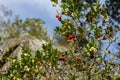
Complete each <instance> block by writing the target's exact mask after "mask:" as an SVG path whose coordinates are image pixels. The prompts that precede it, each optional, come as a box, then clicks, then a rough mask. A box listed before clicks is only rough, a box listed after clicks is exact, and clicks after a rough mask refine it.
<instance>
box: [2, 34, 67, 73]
mask: <svg viewBox="0 0 120 80" xmlns="http://www.w3.org/2000/svg"><path fill="white" fill-rule="evenodd" d="M47 43H48V42H46V41H45V40H39V39H37V38H35V37H33V36H31V35H29V34H28V33H25V34H23V35H21V36H20V37H18V38H14V39H11V40H8V41H6V42H5V43H3V46H2V47H3V50H2V51H1V52H0V74H6V73H7V72H8V70H9V68H10V66H11V61H7V62H3V61H4V60H3V59H4V57H5V56H6V55H7V56H8V57H15V56H16V57H17V59H18V60H20V59H21V54H22V46H24V47H26V48H29V49H31V51H32V52H31V55H32V56H34V55H35V54H34V53H35V52H36V51H37V50H42V47H41V46H42V45H43V44H47ZM53 47H54V48H57V49H59V50H60V51H66V50H67V49H66V48H64V47H60V46H53Z"/></svg>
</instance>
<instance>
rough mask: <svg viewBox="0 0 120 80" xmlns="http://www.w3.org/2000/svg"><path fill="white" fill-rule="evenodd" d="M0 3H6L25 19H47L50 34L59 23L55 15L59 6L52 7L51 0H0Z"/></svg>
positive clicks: (46, 23)
mask: <svg viewBox="0 0 120 80" xmlns="http://www.w3.org/2000/svg"><path fill="white" fill-rule="evenodd" d="M0 4H4V5H5V6H6V7H7V8H8V9H11V10H12V11H13V13H14V14H18V15H19V16H20V18H22V19H23V20H24V19H25V18H27V17H29V18H34V17H35V18H40V19H42V20H43V21H45V25H44V26H45V27H47V28H48V31H49V32H48V35H50V34H52V33H53V31H54V28H55V26H58V25H59V22H58V21H57V19H56V17H55V15H56V13H57V11H56V10H58V9H59V8H58V7H52V4H51V1H50V0H0Z"/></svg>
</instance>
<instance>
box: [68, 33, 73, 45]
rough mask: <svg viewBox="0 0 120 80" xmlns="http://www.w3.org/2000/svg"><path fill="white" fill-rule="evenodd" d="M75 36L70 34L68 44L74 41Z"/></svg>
mask: <svg viewBox="0 0 120 80" xmlns="http://www.w3.org/2000/svg"><path fill="white" fill-rule="evenodd" d="M74 38H75V36H74V35H73V34H69V35H68V39H67V42H68V43H70V42H71V40H72V39H74Z"/></svg>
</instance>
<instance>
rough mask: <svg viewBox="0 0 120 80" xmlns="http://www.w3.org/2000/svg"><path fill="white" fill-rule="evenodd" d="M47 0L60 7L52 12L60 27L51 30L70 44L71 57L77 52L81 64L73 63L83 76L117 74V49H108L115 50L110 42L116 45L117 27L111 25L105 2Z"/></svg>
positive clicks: (98, 77) (117, 40)
mask: <svg viewBox="0 0 120 80" xmlns="http://www.w3.org/2000/svg"><path fill="white" fill-rule="evenodd" d="M51 1H52V3H53V6H60V9H61V11H57V13H56V16H58V15H59V17H56V18H57V19H58V21H59V22H60V23H61V26H60V27H56V28H55V31H56V32H57V33H58V34H59V35H62V36H65V37H66V38H67V41H66V42H68V44H69V43H72V44H73V45H72V48H71V51H72V52H74V54H73V57H76V56H75V55H78V54H79V56H80V61H81V63H80V64H77V65H79V66H80V67H79V68H81V69H83V71H84V73H83V74H84V76H85V75H86V77H87V79H88V80H91V79H92V80H93V79H95V80H96V79H113V76H114V75H113V73H116V74H120V69H119V68H118V65H119V64H120V63H119V60H120V59H119V57H118V55H119V52H120V50H119V48H118V50H116V51H115V52H114V51H112V49H115V47H113V43H116V46H119V41H120V38H119V37H120V36H119V31H120V27H119V25H114V24H113V20H112V19H111V18H110V17H109V15H108V14H107V13H108V9H107V8H106V7H105V5H104V4H101V3H100V0H96V1H92V0H90V1H87V0H60V1H59V0H51ZM66 17H67V18H66ZM115 60H116V61H115ZM78 61H79V60H78ZM117 61H118V63H117ZM77 65H75V66H77ZM115 68H118V70H115Z"/></svg>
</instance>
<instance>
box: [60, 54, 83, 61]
mask: <svg viewBox="0 0 120 80" xmlns="http://www.w3.org/2000/svg"><path fill="white" fill-rule="evenodd" d="M59 60H61V61H66V60H67V59H66V57H65V56H64V55H62V56H60V58H59ZM76 60H77V61H81V58H80V57H78V58H76Z"/></svg>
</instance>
